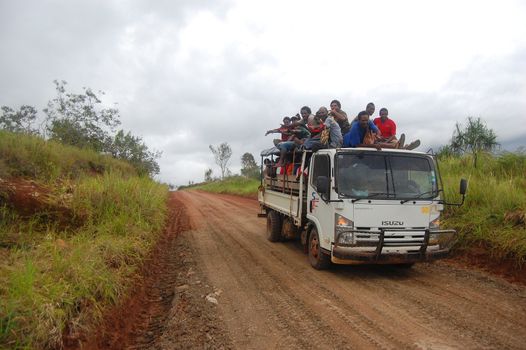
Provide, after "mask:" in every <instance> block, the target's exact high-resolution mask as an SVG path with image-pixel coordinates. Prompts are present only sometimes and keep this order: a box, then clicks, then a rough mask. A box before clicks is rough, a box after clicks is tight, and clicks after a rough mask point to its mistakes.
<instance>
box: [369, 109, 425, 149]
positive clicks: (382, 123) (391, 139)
mask: <svg viewBox="0 0 526 350" xmlns="http://www.w3.org/2000/svg"><path fill="white" fill-rule="evenodd" d="M388 114H389V111H388V110H387V108H382V109H380V117H378V118H375V119H374V125H376V127H377V128H378V129H380V132H381V133H382V139H381V140H380V141H381V142H382V143H388V144H392V145H395V147H396V148H404V149H415V148H417V147H418V146H420V140H415V141H413V142H411V143H410V144H409V145H406V146H405V147H404V141H405V135H404V134H401V135H400V140H398V139H397V138H396V123H395V122H394V121H393V120H392V119H389V118H388V117H387V115H388Z"/></svg>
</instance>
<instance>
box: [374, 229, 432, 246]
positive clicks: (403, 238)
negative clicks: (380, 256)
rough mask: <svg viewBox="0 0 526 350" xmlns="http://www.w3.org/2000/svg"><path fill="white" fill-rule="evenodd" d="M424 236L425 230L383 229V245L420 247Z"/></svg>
mask: <svg viewBox="0 0 526 350" xmlns="http://www.w3.org/2000/svg"><path fill="white" fill-rule="evenodd" d="M424 237H425V232H407V231H385V233H384V247H411V246H418V247H420V246H421V245H422V243H423V242H424Z"/></svg>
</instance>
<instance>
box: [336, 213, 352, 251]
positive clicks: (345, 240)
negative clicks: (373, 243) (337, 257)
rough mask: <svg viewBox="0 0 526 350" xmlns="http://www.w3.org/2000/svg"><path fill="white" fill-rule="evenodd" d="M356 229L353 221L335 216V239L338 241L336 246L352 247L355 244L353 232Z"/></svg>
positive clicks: (338, 215)
mask: <svg viewBox="0 0 526 350" xmlns="http://www.w3.org/2000/svg"><path fill="white" fill-rule="evenodd" d="M353 228H354V223H353V222H352V220H349V219H347V218H346V217H344V216H341V215H340V214H335V216H334V238H335V240H338V241H337V242H336V244H344V245H350V244H353V243H354V235H353V233H352V232H349V231H351V230H352V229H353Z"/></svg>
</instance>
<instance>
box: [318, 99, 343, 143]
mask: <svg viewBox="0 0 526 350" xmlns="http://www.w3.org/2000/svg"><path fill="white" fill-rule="evenodd" d="M333 102H334V101H333ZM336 102H338V101H336ZM316 117H318V118H320V119H321V120H322V121H323V123H324V124H325V129H327V130H328V132H329V139H328V140H327V141H326V140H324V135H323V134H322V136H321V137H320V142H321V143H322V144H325V145H328V146H329V147H330V148H340V147H341V146H342V144H343V136H342V132H341V128H340V125H339V124H338V123H337V122H336V121H335V119H334V117H333V114H332V113H331V114H330V115H329V113H328V111H327V108H325V107H320V109H318V112H316ZM325 133H326V132H325Z"/></svg>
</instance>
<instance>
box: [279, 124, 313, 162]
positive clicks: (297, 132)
mask: <svg viewBox="0 0 526 350" xmlns="http://www.w3.org/2000/svg"><path fill="white" fill-rule="evenodd" d="M290 131H291V133H292V136H291V137H290V138H289V141H284V142H280V143H278V145H277V146H276V147H277V148H278V149H279V151H280V160H279V162H278V163H277V164H276V166H277V167H280V166H283V165H284V164H285V158H286V157H285V156H286V154H287V152H291V151H294V150H295V149H296V147H298V146H299V145H302V144H303V142H304V140H306V139H308V138H309V137H310V132H309V130H307V128H306V127H305V126H303V125H302V124H301V123H300V124H299V125H297V126H296V127H294V128H293V129H291V130H290Z"/></svg>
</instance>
